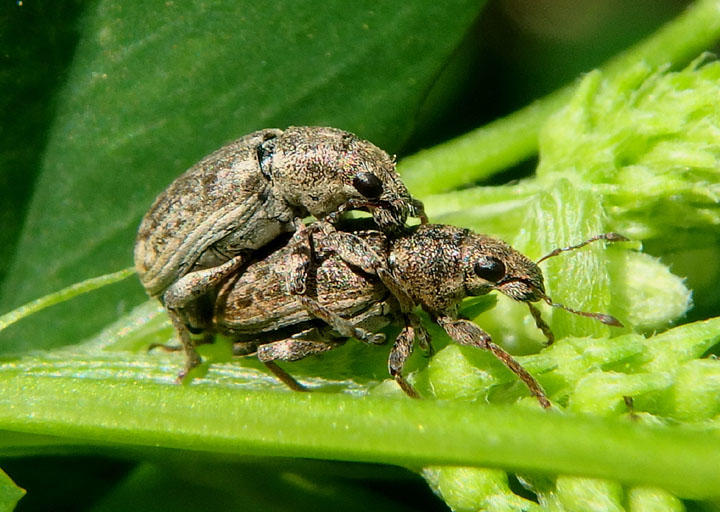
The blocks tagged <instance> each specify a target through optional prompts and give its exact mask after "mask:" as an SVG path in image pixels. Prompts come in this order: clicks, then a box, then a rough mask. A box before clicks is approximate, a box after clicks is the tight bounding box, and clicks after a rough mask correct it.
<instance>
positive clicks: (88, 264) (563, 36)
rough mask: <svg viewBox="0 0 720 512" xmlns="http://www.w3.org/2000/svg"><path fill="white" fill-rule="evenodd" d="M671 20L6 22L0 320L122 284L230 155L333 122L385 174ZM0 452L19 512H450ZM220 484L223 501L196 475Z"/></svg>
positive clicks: (358, 486) (389, 12)
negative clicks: (244, 144) (177, 210)
mask: <svg viewBox="0 0 720 512" xmlns="http://www.w3.org/2000/svg"><path fill="white" fill-rule="evenodd" d="M688 3H689V2H682V1H669V0H639V1H634V2H627V1H620V0H602V1H594V0H581V1H577V0H575V1H571V0H540V1H539V0H505V1H491V2H488V3H487V4H485V3H484V2H477V1H475V2H471V1H459V0H458V1H451V2H446V3H444V4H443V5H441V6H440V5H436V4H435V3H434V2H430V1H427V2H416V3H413V4H411V5H403V6H400V5H399V4H397V3H395V2H354V3H353V4H352V7H350V6H348V5H347V4H346V3H345V2H334V1H331V2H323V3H316V2H310V1H297V2H290V1H288V2H285V1H278V2H273V3H272V4H267V5H265V4H263V5H260V4H258V3H254V2H247V1H241V2H221V1H220V2H215V3H209V4H202V5H200V4H198V5H193V6H189V5H184V4H181V3H180V2H162V3H155V4H153V3H134V4H132V5H124V4H123V3H120V2H112V1H96V2H79V1H55V2H48V1H45V2H31V1H24V2H13V3H5V5H4V6H3V7H2V12H0V50H1V51H0V59H1V62H2V65H1V66H0V88H1V90H2V91H3V94H2V95H1V96H0V102H2V106H1V108H0V116H2V120H1V122H0V130H2V132H0V225H1V226H2V229H0V312H5V311H7V310H10V309H12V308H13V307H15V306H17V305H19V304H22V303H24V302H26V301H28V300H31V299H33V298H36V297H38V296H41V295H43V294H45V293H48V292H50V291H53V290H56V289H59V288H61V287H63V286H67V285H69V284H71V283H73V282H77V281H80V280H82V279H84V278H87V277H91V276H94V275H98V274H102V273H105V272H110V271H114V270H117V269H119V268H122V267H125V266H128V265H130V264H131V263H132V261H131V259H132V256H131V255H132V245H133V239H134V231H135V229H136V226H137V224H138V223H139V220H140V217H141V215H142V214H143V213H144V211H145V209H146V208H147V206H148V205H149V204H150V202H151V201H152V198H153V197H154V196H155V195H156V194H157V193H158V192H159V191H160V190H161V189H162V188H163V187H164V186H165V185H166V184H167V183H169V182H170V181H171V179H172V178H173V177H174V176H176V175H178V174H179V173H180V172H182V171H183V170H184V169H185V168H186V167H188V166H189V165H191V164H192V163H193V162H194V161H196V160H198V159H199V158H200V157H201V156H203V155H204V154H206V153H208V152H209V151H211V150H213V149H215V148H216V147H218V146H220V145H221V144H222V143H224V142H227V141H228V140H231V139H233V138H235V137H237V136H240V135H242V134H244V133H247V132H249V131H251V130H254V129H258V128H263V127H269V126H276V127H284V126H287V125H289V124H328V125H334V126H338V127H341V128H344V129H347V130H350V131H354V132H356V133H358V135H360V136H362V137H365V138H368V139H369V140H371V141H373V142H375V143H376V144H377V145H379V146H381V147H383V148H384V149H386V150H387V151H388V152H390V153H396V154H397V155H398V157H399V158H402V157H403V156H405V155H409V154H412V153H413V152H415V151H417V150H419V149H422V148H425V147H429V146H432V145H434V144H436V143H439V142H442V141H444V140H447V139H448V138H451V137H453V136H456V135H460V134H462V133H465V132H467V131H468V130H470V129H472V128H475V127H478V126H481V125H483V124H485V123H487V122H489V121H492V120H493V119H496V118H498V117H501V116H503V115H506V114H508V113H511V112H513V111H515V110H516V109H518V108H521V107H523V106H525V105H527V104H528V103H530V102H531V101H533V100H534V99H537V98H540V97H542V96H543V95H545V94H548V93H550V92H552V91H553V90H555V89H557V88H558V87H560V86H562V85H564V84H567V83H569V82H572V81H573V80H575V79H576V78H577V77H578V76H579V75H580V74H582V73H583V72H585V71H589V70H591V69H593V68H594V67H596V66H598V65H599V64H601V63H602V62H603V61H604V60H605V59H607V58H609V57H611V56H613V55H615V54H617V53H618V52H620V51H622V50H623V49H625V48H627V47H628V46H629V45H631V44H633V43H634V42H637V41H639V40H641V39H642V38H643V37H645V36H647V35H648V34H650V33H651V32H653V31H654V30H655V29H657V28H658V27H659V26H661V25H662V24H663V23H664V22H665V21H668V20H670V19H672V18H673V17H674V16H676V15H678V14H679V13H680V12H682V10H683V9H684V8H685V7H686V6H687V5H688ZM534 165H535V162H527V163H525V164H523V165H520V166H518V167H517V168H514V169H510V170H508V171H506V172H504V173H502V174H500V175H497V176H495V177H494V178H493V179H492V181H491V183H505V182H507V181H509V180H512V179H516V178H518V177H521V176H524V175H527V174H529V173H530V172H532V170H533V169H534ZM144 298H145V297H144V293H143V291H142V289H141V288H140V286H139V284H138V283H136V282H135V280H129V282H127V283H123V284H122V285H120V286H116V287H113V288H112V289H111V290H107V291H103V292H102V293H100V294H96V295H91V296H87V297H84V298H82V299H79V300H77V301H73V302H72V303H69V304H65V305H62V306H60V307H58V308H55V309H53V310H52V311H48V312H44V313H41V314H40V315H38V316H37V318H33V320H32V321H30V322H25V323H22V324H18V325H17V326H14V327H12V328H10V329H8V330H7V331H5V332H3V333H2V334H0V354H6V353H13V352H18V351H26V350H30V349H35V348H52V347H59V346H63V345H67V344H70V343H73V342H76V341H77V340H80V339H82V338H84V337H86V336H89V335H91V334H93V333H95V332H97V331H98V330H99V329H100V328H101V327H102V326H104V325H106V324H107V323H108V322H110V321H111V320H113V319H114V318H116V317H117V316H119V315H120V314H122V313H124V312H127V311H128V310H130V309H131V308H132V307H133V306H135V305H137V304H139V303H140V302H141V301H142V300H144ZM88 311H91V312H92V314H90V315H88V314H87V312H88ZM68 319H82V322H77V321H76V322H68V321H67V320H68ZM3 455H5V457H3V458H2V459H1V460H0V467H2V468H3V469H4V470H5V471H6V472H7V473H8V474H9V475H10V476H11V477H12V478H13V480H14V481H15V482H16V483H17V484H18V485H20V486H21V487H24V488H26V489H27V490H28V491H29V494H28V495H27V496H26V497H25V498H23V500H22V501H21V502H20V505H19V507H18V510H50V509H52V510H117V509H120V508H122V506H123V505H124V506H125V507H127V508H130V506H129V501H128V500H132V499H135V500H137V503H135V504H133V506H132V508H133V509H135V510H167V509H168V508H171V507H173V508H182V507H183V505H187V507H186V509H187V508H195V507H193V506H192V504H194V503H195V502H193V501H188V500H191V499H197V507H200V506H201V505H207V508H208V509H214V508H216V509H220V508H226V509H227V508H232V507H236V508H240V507H241V506H242V507H244V508H247V509H249V510H250V509H253V507H255V509H257V510H268V509H272V510H299V509H305V508H313V509H323V508H325V509H328V510H330V509H332V510H335V509H336V508H337V506H338V503H342V504H343V506H345V507H348V508H353V507H355V508H357V509H360V508H361V507H362V508H363V509H365V508H367V504H368V502H371V503H373V504H374V505H375V506H374V508H382V507H386V508H388V509H390V508H392V509H393V510H396V509H400V510H402V509H403V508H405V509H407V510H418V509H422V510H444V509H445V508H446V507H445V505H444V504H443V503H442V502H441V501H440V500H438V499H436V498H435V497H434V496H432V494H431V493H430V491H429V490H428V487H427V484H426V483H425V482H424V481H423V480H422V479H420V478H419V477H416V476H415V475H414V474H413V473H411V472H409V471H404V470H400V469H396V468H387V467H375V466H367V465H352V464H337V463H322V462H312V463H309V462H308V463H306V462H304V461H270V462H268V461H252V462H249V463H238V462H237V461H222V460H207V459H202V460H197V461H194V462H193V464H195V467H196V468H197V469H196V470H195V472H194V473H192V474H185V473H186V471H187V464H185V465H183V463H184V462H186V461H183V460H181V457H178V456H176V458H173V457H166V456H165V454H161V453H158V455H157V457H156V458H155V459H153V460H150V461H144V462H137V461H135V460H133V459H132V458H130V459H128V458H127V457H125V456H124V457H123V458H122V459H118V458H115V457H114V456H113V453H112V452H111V451H108V452H106V453H92V454H85V455H77V454H73V455H72V456H63V454H62V453H58V454H47V453H42V454H40V453H38V454H37V456H29V455H27V452H26V453H25V454H24V456H22V457H13V456H11V455H12V454H3ZM218 468H221V469H220V471H224V474H225V475H227V480H220V482H221V483H223V484H227V485H226V486H223V487H222V489H221V490H222V492H220V490H219V489H218V488H217V486H218V482H219V481H218V480H214V481H213V482H207V481H204V480H203V479H202V478H201V476H202V474H204V473H212V472H216V471H218ZM288 475H289V476H288ZM188 481H192V482H193V484H192V485H193V486H194V487H193V488H192V489H193V490H192V492H190V490H189V488H188V485H189V484H187V482H188ZM258 481H260V483H258ZM139 482H145V485H144V486H141V485H139ZM148 482H150V483H148ZM319 482H320V483H319ZM321 483H325V484H327V485H325V486H324V488H325V489H331V490H332V492H331V493H330V494H325V495H323V493H322V492H321V490H320V489H319V487H322V484H321ZM140 487H142V490H141V489H140ZM516 487H519V486H516ZM149 489H150V490H153V492H150V491H149ZM302 490H304V491H305V492H301V491H302ZM518 492H521V491H518ZM268 495H272V496H273V497H274V498H278V497H282V499H275V500H270V501H267V502H264V501H263V500H262V498H261V496H268ZM301 496H305V499H307V497H308V496H312V497H313V499H312V500H309V501H304V499H302V498H301ZM160 497H161V498H162V499H159V498H160ZM369 500H370V501H369Z"/></svg>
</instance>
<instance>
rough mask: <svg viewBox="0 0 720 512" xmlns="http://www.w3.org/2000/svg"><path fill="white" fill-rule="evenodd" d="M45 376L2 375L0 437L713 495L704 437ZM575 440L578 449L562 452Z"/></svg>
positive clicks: (507, 412)
mask: <svg viewBox="0 0 720 512" xmlns="http://www.w3.org/2000/svg"><path fill="white" fill-rule="evenodd" d="M60 364H61V365H62V363H60ZM57 370H58V372H59V373H60V374H62V373H63V372H62V370H61V369H60V368H58V369H57ZM114 370H117V369H116V368H115V369H113V373H115V374H117V373H116V372H115V371H114ZM44 371H45V372H47V376H39V375H26V374H25V372H13V371H12V370H10V369H9V368H8V366H7V365H5V367H4V369H3V372H2V375H1V376H0V428H2V429H4V430H9V431H16V432H20V431H21V432H27V433H41V434H42V435H54V436H60V437H67V438H71V439H78V438H82V439H85V440H87V442H88V444H93V443H99V444H106V443H113V444H126V445H136V446H137V445H139V446H160V447H169V448H181V449H190V450H201V451H209V452H221V453H235V454H256V455H265V456H267V455H278V456H293V457H311V458H328V459H341V460H352V461H368V462H383V463H390V464H399V465H404V466H413V465H429V464H432V465H442V464H451V465H463V466H477V465H483V466H502V467H513V468H517V469H524V470H532V471H543V472H554V473H560V474H582V475H586V476H594V477H601V478H612V479H615V480H619V481H622V482H626V483H631V482H632V483H639V484H644V485H651V486H660V487H662V488H666V489H669V490H672V491H674V492H676V493H678V494H680V495H682V496H687V497H710V496H717V495H718V492H720V491H718V490H719V489H720V472H718V471H717V468H718V467H720V438H718V436H717V435H714V434H711V433H708V432H697V431H688V430H683V429H680V428H657V427H653V428H651V427H647V426H642V425H639V424H632V423H622V422H618V421H608V420H600V419H596V418H589V417H571V416H563V415H561V414H558V413H554V412H543V411H539V410H533V409H530V408H517V407H512V408H510V407H484V406H480V405H477V404H469V403H457V402H455V403H452V402H438V401H431V400H409V399H407V398H405V397H402V398H391V397H378V396H366V397H364V398H363V399H362V400H348V399H347V396H343V395H338V394H325V393H308V394H300V393H292V392H289V391H288V392H287V393H277V392H265V391H246V390H241V389H237V388H235V389H232V388H228V387H226V386H209V385H204V386H178V385H175V384H172V383H171V382H172V381H171V379H167V380H166V382H158V381H157V380H145V381H139V380H136V379H133V378H130V379H117V378H114V379H112V382H103V380H97V379H81V378H77V377H74V376H67V375H63V376H58V374H57V373H56V372H53V371H51V368H50V367H49V366H48V367H46V368H45V369H44ZM41 373H42V372H41ZM131 373H132V372H131ZM168 381H169V382H168ZM0 439H4V437H2V436H0ZM578 439H582V440H583V442H568V440H578ZM0 443H1V444H5V443H3V442H2V441H0ZM9 448H12V447H11V446H2V449H3V450H8V449H9ZM678 474H681V475H683V478H677V475H678Z"/></svg>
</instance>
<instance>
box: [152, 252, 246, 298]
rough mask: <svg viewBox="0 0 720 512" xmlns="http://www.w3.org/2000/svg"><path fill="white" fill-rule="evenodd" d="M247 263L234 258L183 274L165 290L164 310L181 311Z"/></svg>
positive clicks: (238, 257) (242, 257) (240, 257)
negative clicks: (214, 265)
mask: <svg viewBox="0 0 720 512" xmlns="http://www.w3.org/2000/svg"><path fill="white" fill-rule="evenodd" d="M246 261H247V258H246V257H245V256H242V255H240V256H235V257H234V258H233V259H231V260H229V261H227V262H225V263H223V264H222V265H218V266H217V267H211V268H206V269H203V270H196V271H194V272H190V273H189V274H185V275H184V276H183V277H181V278H180V279H178V280H177V281H176V282H174V283H173V284H172V285H170V287H169V288H168V289H167V290H165V293H163V296H162V302H163V304H164V305H165V307H166V308H168V309H172V310H182V309H183V308H184V307H185V306H187V305H188V304H190V303H191V302H193V301H196V300H197V299H199V298H200V297H202V296H203V295H205V294H206V293H207V292H208V291H209V290H211V289H213V288H214V287H215V286H217V285H218V284H219V283H220V282H221V281H223V280H224V279H226V278H227V277H228V276H230V275H232V274H233V273H234V272H235V271H237V269H239V268H240V267H241V266H242V265H243V263H245V262H246Z"/></svg>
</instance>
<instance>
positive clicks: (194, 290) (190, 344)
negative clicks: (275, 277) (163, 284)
mask: <svg viewBox="0 0 720 512" xmlns="http://www.w3.org/2000/svg"><path fill="white" fill-rule="evenodd" d="M243 263H245V257H243V256H236V257H234V258H233V259H231V260H229V261H227V262H225V263H223V264H222V265H219V266H217V267H212V268H207V269H203V270H197V271H195V272H190V273H189V274H186V275H184V276H183V277H181V278H180V279H178V280H177V281H176V282H175V283H173V284H172V285H171V286H170V287H169V288H168V289H167V290H165V293H164V294H163V296H162V302H163V304H164V305H165V308H166V309H167V311H168V315H169V316H170V320H171V321H172V324H173V327H174V328H175V332H176V333H177V335H178V338H180V342H181V343H182V347H183V350H184V352H185V368H184V369H183V370H182V371H181V372H180V374H179V375H178V381H183V380H184V379H185V377H186V376H187V375H188V373H189V372H190V371H191V370H192V369H193V368H196V367H197V366H199V365H200V363H201V362H202V360H201V358H200V355H199V354H198V353H197V351H196V350H195V345H196V341H195V340H193V338H192V336H191V335H190V334H191V332H190V330H191V327H190V326H189V325H188V323H189V321H188V319H189V316H191V317H193V318H194V317H195V316H197V315H193V314H192V312H194V310H195V309H196V308H194V307H193V305H196V303H197V301H198V300H199V299H200V298H201V297H202V296H203V295H205V294H207V293H208V291H209V290H211V289H212V288H214V287H215V286H217V285H218V284H219V283H220V282H221V281H222V280H223V279H226V278H227V277H228V276H230V275H231V274H232V273H233V272H235V271H237V269H239V268H240V267H241V266H242V265H243ZM193 323H195V324H196V328H198V330H199V332H198V334H200V333H202V327H199V326H201V325H202V324H203V323H204V322H202V321H200V319H197V318H194V322H193Z"/></svg>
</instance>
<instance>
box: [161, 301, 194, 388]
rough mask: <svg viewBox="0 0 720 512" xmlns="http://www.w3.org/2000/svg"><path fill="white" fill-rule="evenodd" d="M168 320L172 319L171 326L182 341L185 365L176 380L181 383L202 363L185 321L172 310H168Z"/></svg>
mask: <svg viewBox="0 0 720 512" xmlns="http://www.w3.org/2000/svg"><path fill="white" fill-rule="evenodd" d="M168 315H169V316H170V320H172V324H173V327H175V331H176V332H177V333H178V336H179V337H180V343H182V347H183V352H185V367H184V368H183V369H182V370H181V371H180V373H178V376H177V382H178V383H179V384H181V383H182V382H183V381H184V380H185V377H187V376H188V374H189V373H190V372H191V371H192V370H193V368H197V367H198V366H200V364H201V363H202V359H201V358H200V354H198V353H197V350H195V342H194V341H193V339H192V338H191V337H190V331H188V329H187V327H185V323H184V322H183V320H182V319H181V318H180V316H179V315H178V314H177V313H176V312H175V311H172V310H168Z"/></svg>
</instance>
